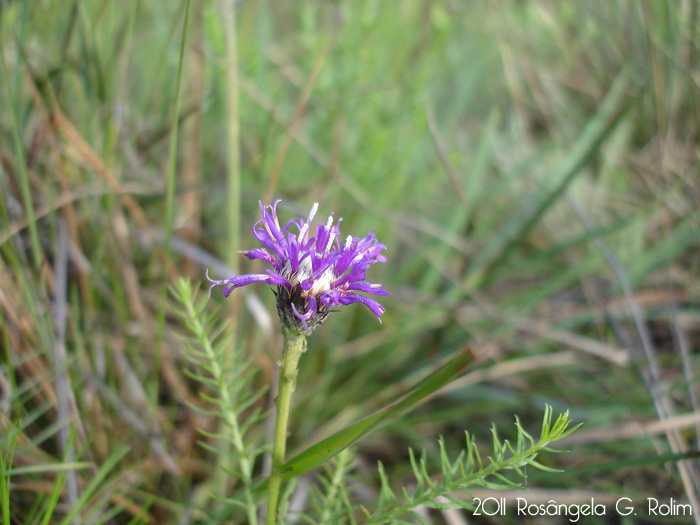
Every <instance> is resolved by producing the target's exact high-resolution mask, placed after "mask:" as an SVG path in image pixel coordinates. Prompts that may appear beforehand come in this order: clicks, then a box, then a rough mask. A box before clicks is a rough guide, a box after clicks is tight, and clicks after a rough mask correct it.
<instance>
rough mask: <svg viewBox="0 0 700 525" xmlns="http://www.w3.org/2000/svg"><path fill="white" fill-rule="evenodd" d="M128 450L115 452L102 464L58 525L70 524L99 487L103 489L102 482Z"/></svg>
mask: <svg viewBox="0 0 700 525" xmlns="http://www.w3.org/2000/svg"><path fill="white" fill-rule="evenodd" d="M127 452H129V450H128V449H127V448H122V449H120V450H116V451H115V452H114V453H113V454H112V455H111V456H109V457H108V458H107V460H106V461H105V462H104V463H103V464H102V466H101V467H100V469H99V470H98V471H97V473H96V474H95V477H93V478H92V479H91V480H90V482H89V483H88V484H87V485H86V486H85V488H84V489H83V492H82V493H81V494H80V498H79V499H78V501H77V502H76V504H75V507H73V508H72V509H71V510H70V512H69V513H68V514H66V516H65V517H64V518H63V520H62V521H61V523H60V525H68V524H69V523H72V522H73V520H74V519H75V518H77V517H78V515H79V514H80V513H81V512H82V511H83V510H84V509H85V507H86V506H87V504H88V502H89V501H90V498H91V497H92V496H93V494H94V493H95V492H97V491H98V490H99V489H100V488H101V487H103V483H102V482H103V481H104V480H105V479H106V478H107V475H108V474H109V473H110V472H111V471H112V469H114V467H116V466H117V464H119V462H120V461H121V460H122V459H123V458H124V456H126V454H127Z"/></svg>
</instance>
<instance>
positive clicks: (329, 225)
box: [326, 214, 333, 229]
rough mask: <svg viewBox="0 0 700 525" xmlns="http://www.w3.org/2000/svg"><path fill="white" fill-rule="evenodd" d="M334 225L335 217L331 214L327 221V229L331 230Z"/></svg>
mask: <svg viewBox="0 0 700 525" xmlns="http://www.w3.org/2000/svg"><path fill="white" fill-rule="evenodd" d="M332 224H333V215H332V214H331V216H330V217H328V220H327V221H326V229H328V228H330V227H331V225H332Z"/></svg>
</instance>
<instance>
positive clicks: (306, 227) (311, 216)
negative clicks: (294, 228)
mask: <svg viewBox="0 0 700 525" xmlns="http://www.w3.org/2000/svg"><path fill="white" fill-rule="evenodd" d="M317 211H318V202H314V205H313V206H311V212H310V213H309V220H308V221H306V223H305V224H304V226H302V227H301V231H300V232H299V240H300V241H302V242H303V241H304V236H305V235H306V232H308V231H309V226H311V221H312V220H314V216H315V215H316V212H317Z"/></svg>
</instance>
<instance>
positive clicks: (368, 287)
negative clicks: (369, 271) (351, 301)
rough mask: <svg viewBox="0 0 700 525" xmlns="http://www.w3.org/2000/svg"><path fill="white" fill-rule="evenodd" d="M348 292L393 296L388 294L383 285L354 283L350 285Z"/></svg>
mask: <svg viewBox="0 0 700 525" xmlns="http://www.w3.org/2000/svg"><path fill="white" fill-rule="evenodd" d="M347 289H348V290H355V291H358V292H365V293H371V294H374V295H391V294H390V293H389V292H387V291H386V290H385V289H384V288H383V287H382V285H381V284H372V283H352V284H350V285H348V288H347Z"/></svg>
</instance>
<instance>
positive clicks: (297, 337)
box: [207, 200, 389, 524]
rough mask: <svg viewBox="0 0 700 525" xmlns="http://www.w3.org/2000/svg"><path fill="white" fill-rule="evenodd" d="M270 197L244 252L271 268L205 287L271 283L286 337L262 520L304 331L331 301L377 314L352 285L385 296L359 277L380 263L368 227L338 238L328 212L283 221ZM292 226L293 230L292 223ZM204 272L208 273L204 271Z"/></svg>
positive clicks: (273, 485) (270, 512)
mask: <svg viewBox="0 0 700 525" xmlns="http://www.w3.org/2000/svg"><path fill="white" fill-rule="evenodd" d="M279 202H280V201H279V200H278V201H276V202H275V203H274V204H273V205H272V206H264V205H263V203H262V202H260V215H261V216H262V218H261V220H259V221H258V222H257V223H255V226H253V235H254V236H255V238H256V239H257V240H258V241H260V243H262V245H263V246H264V248H255V249H253V250H250V251H247V252H245V255H246V257H248V258H249V259H262V260H263V261H265V262H268V263H269V264H271V265H272V267H273V268H274V271H273V270H267V273H265V274H249V275H240V276H236V277H231V278H230V279H225V280H222V281H212V283H213V284H212V285H211V286H210V287H209V293H210V294H211V289H212V288H213V287H214V286H217V285H223V287H224V296H225V297H228V296H229V294H230V293H231V292H232V291H233V290H235V289H236V288H239V287H241V286H246V285H248V284H251V283H256V282H265V283H268V284H272V285H276V286H277V291H276V292H275V295H276V297H277V312H278V313H279V317H280V321H281V322H282V333H283V335H284V344H283V347H282V354H281V355H280V358H279V360H278V365H279V369H280V370H279V387H278V388H279V389H278V391H277V400H276V405H277V414H276V417H275V434H274V436H275V437H274V443H273V447H272V473H271V474H270V480H269V485H268V491H267V518H266V521H267V523H268V524H273V523H275V522H276V514H277V502H278V499H279V492H280V486H281V484H282V467H283V465H284V454H285V449H286V441H287V422H288V420H289V408H290V406H291V398H292V392H293V390H294V386H295V381H296V376H297V365H298V363H299V358H300V357H301V354H302V353H304V352H305V351H306V336H307V335H309V334H311V332H312V331H313V330H315V329H316V328H317V327H319V326H320V325H321V324H323V322H324V321H325V320H326V318H328V316H329V315H330V314H331V313H332V312H333V307H336V306H340V305H348V304H352V303H362V304H364V305H365V306H367V307H368V308H369V309H370V310H371V311H372V313H373V314H374V315H376V316H377V319H379V318H380V316H381V315H382V313H384V308H383V307H382V305H381V304H379V303H378V302H377V301H375V300H374V299H371V298H369V297H367V296H365V295H361V294H360V293H358V292H364V293H371V294H374V295H389V292H387V291H386V290H384V288H382V285H380V284H372V283H368V282H366V281H365V270H367V269H368V268H369V267H370V266H372V265H373V264H374V263H377V262H386V258H385V257H384V256H383V255H381V252H382V251H383V250H384V249H385V248H386V246H384V245H383V244H382V243H380V242H378V241H377V239H376V238H375V236H374V233H369V234H368V235H366V236H365V237H363V238H359V237H353V236H352V235H348V236H347V238H346V239H345V241H344V243H343V244H341V243H340V240H339V237H340V228H339V224H340V222H341V220H342V219H338V221H337V223H336V224H333V215H331V216H330V217H328V221H327V222H326V224H325V225H323V224H316V226H315V231H312V225H311V221H313V219H314V216H315V215H316V212H317V211H318V203H314V205H313V207H312V208H311V212H310V213H309V218H308V220H306V221H305V220H304V219H303V218H301V217H296V218H294V219H292V220H290V221H289V222H288V223H287V224H286V226H284V228H282V227H280V223H279V219H278V218H277V204H278V203H279ZM294 227H296V229H297V232H296V233H294V232H292V231H290V230H292V229H293V228H294ZM208 277H209V275H208V273H207V278H208Z"/></svg>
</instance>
